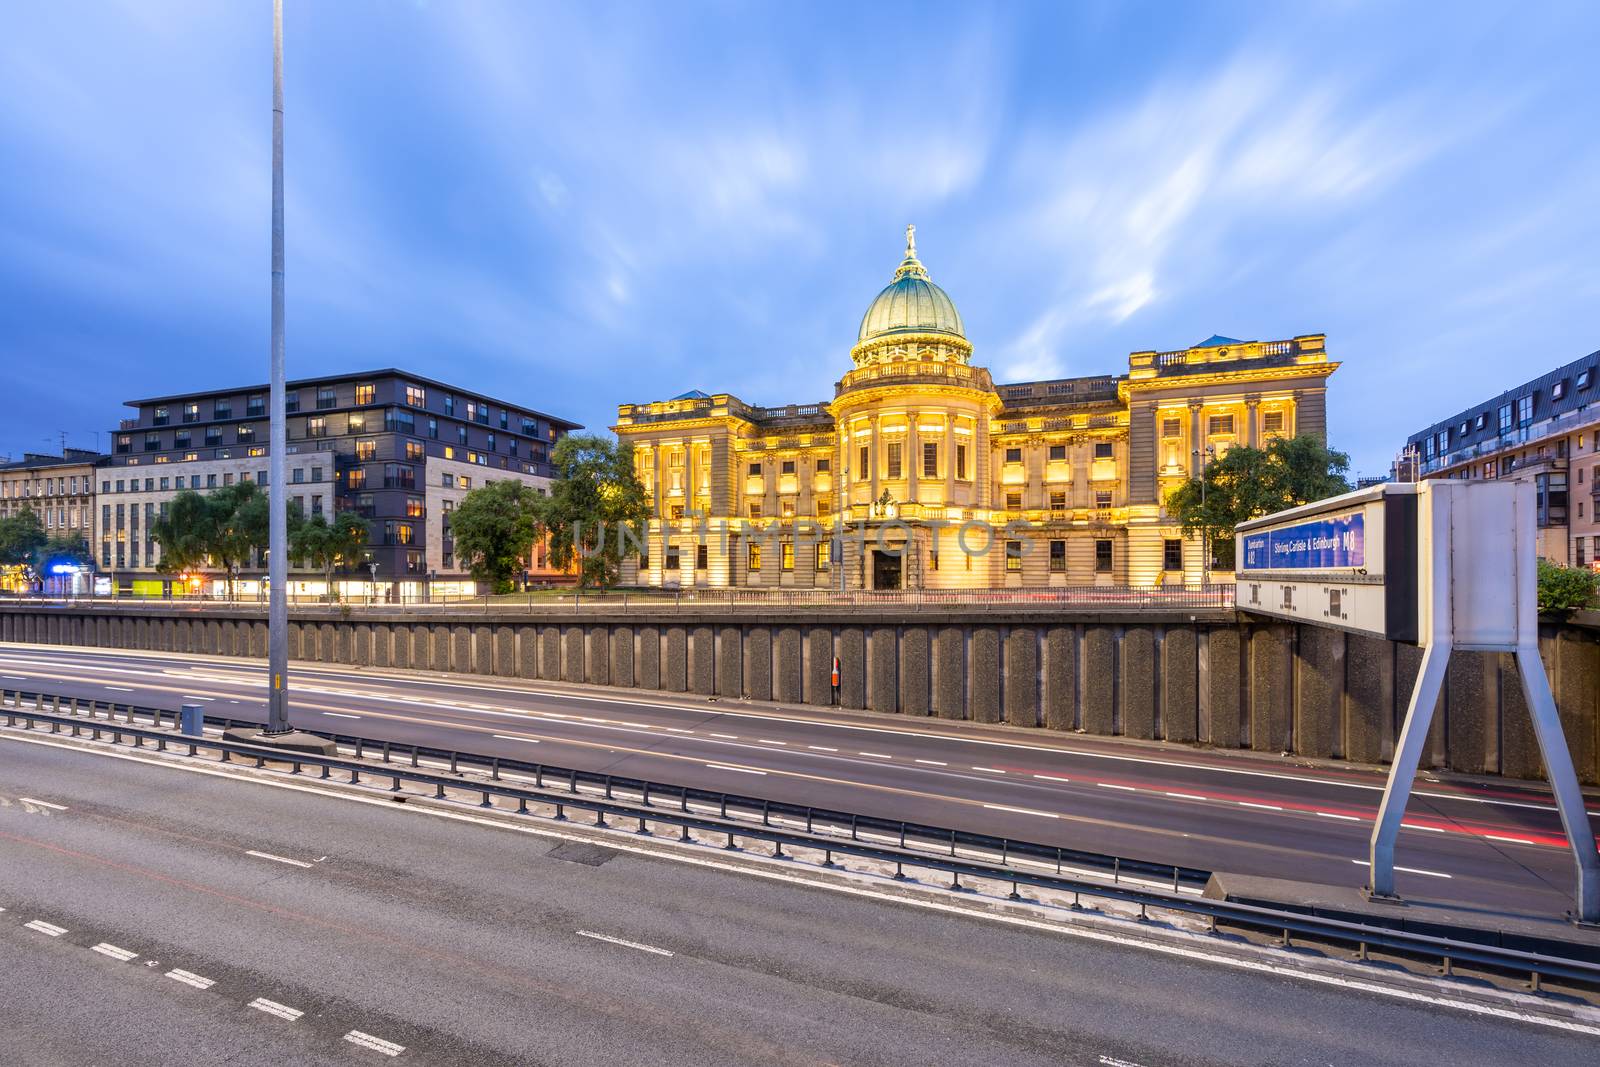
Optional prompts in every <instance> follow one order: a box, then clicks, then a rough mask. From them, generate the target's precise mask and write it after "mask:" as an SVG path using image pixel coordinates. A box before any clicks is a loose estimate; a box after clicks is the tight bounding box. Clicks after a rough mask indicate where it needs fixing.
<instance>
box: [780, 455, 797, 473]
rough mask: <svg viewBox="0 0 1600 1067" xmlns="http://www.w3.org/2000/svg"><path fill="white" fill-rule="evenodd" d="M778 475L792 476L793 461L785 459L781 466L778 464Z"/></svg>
mask: <svg viewBox="0 0 1600 1067" xmlns="http://www.w3.org/2000/svg"><path fill="white" fill-rule="evenodd" d="M778 473H779V474H793V473H794V460H792V459H786V460H784V461H783V462H782V463H781V464H779V466H778Z"/></svg>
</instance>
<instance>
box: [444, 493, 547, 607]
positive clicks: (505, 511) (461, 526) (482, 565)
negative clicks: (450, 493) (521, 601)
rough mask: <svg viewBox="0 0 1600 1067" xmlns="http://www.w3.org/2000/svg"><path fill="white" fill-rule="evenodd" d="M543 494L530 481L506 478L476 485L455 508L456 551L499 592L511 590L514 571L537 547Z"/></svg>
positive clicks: (452, 519) (452, 518)
mask: <svg viewBox="0 0 1600 1067" xmlns="http://www.w3.org/2000/svg"><path fill="white" fill-rule="evenodd" d="M538 499H539V494H538V493H537V492H536V491H535V490H534V488H533V487H532V486H531V485H527V484H524V483H523V482H520V481H518V480H516V479H515V478H504V479H501V480H500V481H497V482H491V483H489V484H488V485H485V486H483V487H482V488H480V489H474V490H473V491H472V492H470V493H468V494H467V495H466V496H464V497H462V498H461V503H459V504H457V505H456V509H455V510H454V511H452V512H451V513H450V531H451V534H452V536H454V538H455V543H456V557H457V558H458V559H460V560H461V561H462V562H464V563H466V564H467V567H468V568H469V569H470V570H471V571H472V577H473V578H474V579H475V580H477V581H480V582H486V583H488V584H489V585H490V586H491V587H492V588H493V589H494V591H495V592H497V593H504V592H509V591H510V590H511V578H512V575H514V574H516V573H517V570H518V569H519V568H520V567H521V566H522V562H523V561H524V560H525V559H527V558H528V556H529V555H530V554H531V553H532V552H533V539H534V537H535V535H536V534H537V533H538V532H539V515H538V510H537V508H538Z"/></svg>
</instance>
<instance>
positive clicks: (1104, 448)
mask: <svg viewBox="0 0 1600 1067" xmlns="http://www.w3.org/2000/svg"><path fill="white" fill-rule="evenodd" d="M1113 455H1114V452H1113V445H1112V444H1111V442H1110V441H1096V442H1095V443H1094V458H1095V459H1111V458H1112V456H1113Z"/></svg>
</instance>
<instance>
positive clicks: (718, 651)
mask: <svg viewBox="0 0 1600 1067" xmlns="http://www.w3.org/2000/svg"><path fill="white" fill-rule="evenodd" d="M0 640H5V641H16V642H31V643H40V644H65V645H96V646H102V647H113V648H130V649H144V650H163V651H172V652H184V653H197V654H202V655H220V656H255V657H264V656H265V654H266V623H265V621H264V619H263V618H261V617H260V616H259V615H246V614H243V613H239V614H232V613H229V612H228V611H226V610H207V611H205V612H203V613H199V612H193V611H171V612H167V611H162V610H159V609H152V610H143V609H141V610H137V611H128V612H125V613H121V614H119V613H116V612H114V611H111V610H103V609H96V608H69V609H62V608H54V607H32V606H26V605H24V606H14V605H7V606H5V607H0ZM1541 644H1542V651H1543V656H1544V662H1545V668H1546V670H1547V672H1548V673H1549V675H1550V679H1551V685H1552V688H1553V689H1554V691H1555V694H1556V699H1557V702H1558V704H1559V706H1560V709H1561V715H1562V719H1563V722H1564V723H1565V726H1566V731H1567V740H1568V744H1569V745H1570V747H1571V749H1572V753H1573V758H1574V760H1575V761H1576V762H1577V764H1578V770H1579V774H1580V776H1581V777H1582V778H1583V780H1584V781H1585V782H1588V783H1596V782H1600V733H1597V724H1600V713H1597V703H1600V630H1596V629H1595V628H1592V627H1587V626H1578V625H1567V626H1561V627H1547V628H1546V630H1545V632H1544V633H1543V635H1542V638H1541ZM289 655H290V658H291V659H296V660H305V661H312V662H322V663H341V664H356V665H363V666H366V665H372V666H376V667H387V666H393V667H396V668H405V669H420V670H434V671H450V672H456V673H462V674H482V675H498V676H503V677H519V678H529V679H548V680H552V681H566V682H587V683H591V684H596V685H613V686H626V687H637V688H643V689H659V690H665V691H669V692H689V693H702V694H708V695H711V694H714V695H720V696H727V697H735V698H744V699H750V700H760V701H777V702H780V703H785V704H800V703H808V704H814V705H827V704H829V703H830V701H831V696H832V694H831V690H830V686H829V675H830V672H831V669H832V664H833V658H834V657H835V656H837V657H838V658H839V661H840V676H841V677H840V692H839V696H840V703H841V704H842V705H843V706H844V707H846V708H861V709H869V710H872V711H879V712H885V713H891V714H900V715H908V716H936V717H938V718H942V719H956V720H969V721H973V722H983V723H1008V724H1010V725H1013V726H1018V727H1026V728H1034V729H1041V730H1060V731H1082V732H1085V733H1090V734H1103V735H1123V736H1127V737H1137V738H1156V739H1164V740H1169V741H1182V742H1197V743H1200V744H1208V745H1215V746H1219V747H1224V748H1253V749H1259V750H1262V751H1270V752H1292V753H1295V754H1298V755H1304V756H1313V757H1320V758H1344V759H1351V760H1356V761H1360V762H1364V763H1376V762H1383V761H1385V760H1387V759H1388V758H1389V757H1390V755H1391V753H1392V752H1393V748H1394V739H1395V731H1396V724H1397V722H1398V720H1399V719H1400V717H1402V716H1403V714H1404V711H1405V706H1406V702H1407V699H1408V698H1409V696H1410V692H1411V688H1412V686H1413V684H1414V683H1415V680H1416V675H1417V671H1418V668H1419V666H1420V662H1421V656H1420V653H1419V651H1418V650H1417V649H1416V648H1413V647H1410V646H1405V645H1394V644H1391V643H1390V642H1387V641H1382V640H1377V639H1374V638H1368V637H1360V636H1356V635H1347V634H1343V633H1340V632H1338V631H1333V630H1327V629H1323V628H1320V627H1310V626H1307V627H1300V626H1295V625H1291V624H1282V623H1269V622H1264V621H1247V620H1246V618H1245V617H1244V616H1235V615H1233V614H1231V613H1228V614H1223V613H1212V614H1210V615H1206V616H1194V615H1177V614H1174V615H1170V616H1168V615H1155V614H1140V615H1122V616H1114V615H1067V614H1063V613H1060V612H1027V611H1019V612H1012V613H997V612H994V611H973V612H949V611H946V612H940V613H938V614H937V616H929V617H926V618H918V617H913V619H912V620H910V621H907V620H906V619H905V618H903V617H899V616H893V615H889V614H887V613H882V612H877V611H849V610H845V611H841V612H837V613H834V614H823V613H822V612H820V611H817V612H810V613H797V614H789V615H783V616H781V617H779V616H774V615H773V614H771V613H766V614H739V613H737V612H705V613H699V614H690V613H684V614H670V615H645V614H638V613H629V614H626V615H622V614H617V615H609V614H593V615H591V614H587V613H586V614H584V615H583V616H582V617H575V616H555V617H552V616H539V615H527V614H522V615H512V614H497V613H493V612H490V613H472V614H467V613H457V614H451V615H448V616H438V617H431V618H429V619H426V620H416V619H407V618H404V617H401V616H380V615H376V614H374V615H363V616H361V617H359V618H357V619H341V618H337V617H332V618H330V617H326V616H320V617H315V618H311V617H301V618H295V619H293V620H292V621H291V623H290V627H289ZM1441 703H1442V708H1441V712H1442V713H1441V714H1440V715H1438V716H1437V718H1436V721H1435V726H1434V729H1433V732H1432V735H1431V736H1430V738H1429V743H1428V746H1427V751H1426V752H1425V754H1424V758H1423V763H1424V765H1425V766H1430V767H1439V768H1448V769H1451V770H1457V771H1465V772H1471V773H1480V774H1504V775H1508V776H1513V777H1518V778H1536V777H1539V776H1540V774H1541V773H1542V772H1541V766H1540V760H1539V755H1538V746H1537V744H1536V743H1535V741H1534V738H1533V733H1532V730H1531V728H1530V727H1529V724H1528V720H1527V714H1526V711H1525V709H1524V705H1523V701H1522V694H1521V691H1520V688H1519V681H1518V678H1517V674H1516V666H1515V663H1514V662H1513V661H1512V659H1511V657H1510V656H1509V655H1500V654H1489V653H1459V652H1458V653H1457V654H1456V656H1455V658H1454V660H1453V661H1452V664H1451V668H1450V674H1449V680H1448V684H1447V685H1446V687H1445V693H1444V696H1443V697H1442V698H1441Z"/></svg>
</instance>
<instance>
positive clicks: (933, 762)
mask: <svg viewBox="0 0 1600 1067" xmlns="http://www.w3.org/2000/svg"><path fill="white" fill-rule="evenodd" d="M917 762H918V763H926V764H927V765H928V766H930V767H948V766H950V764H948V763H946V762H945V761H944V760H937V759H919V760H917ZM1034 777H1035V778H1037V777H1039V776H1038V775H1037V774H1036V775H1034Z"/></svg>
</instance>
